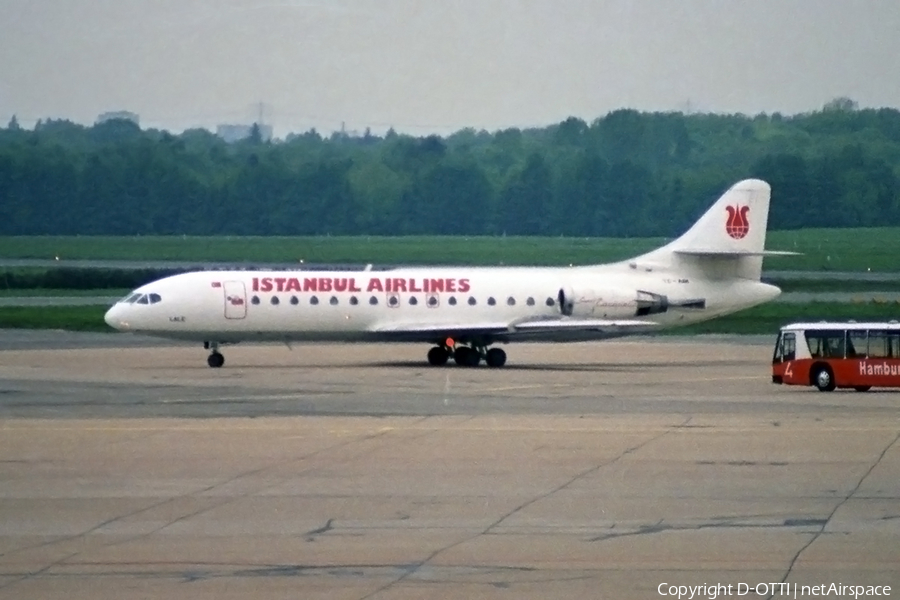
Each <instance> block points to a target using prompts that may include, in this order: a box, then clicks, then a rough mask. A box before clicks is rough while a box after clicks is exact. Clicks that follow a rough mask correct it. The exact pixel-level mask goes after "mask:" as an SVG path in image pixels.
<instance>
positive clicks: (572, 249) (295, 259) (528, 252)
mask: <svg viewBox="0 0 900 600" xmlns="http://www.w3.org/2000/svg"><path fill="white" fill-rule="evenodd" d="M664 242H665V240H663V239H661V238H625V239H615V238H564V237H545V238H541V237H485V236H481V237H446V236H444V237H441V236H408V237H377V236H372V237H364V236H360V237H229V236H220V237H193V236H184V237H180V236H133V237H102V236H96V237H94V236H69V237H65V236H59V237H56V236H51V237H46V236H33V237H28V236H24V237H0V257H2V258H42V259H53V258H55V257H59V258H62V259H96V260H104V259H106V260H113V259H115V260H179V261H228V262H238V261H241V262H250V263H260V262H289V263H298V264H299V263H300V261H301V260H303V261H304V262H306V263H356V264H365V263H370V262H371V263H375V264H460V265H500V264H504V265H568V264H594V263H603V262H611V261H616V260H622V259H625V258H630V257H632V256H636V255H638V254H641V253H642V252H646V251H648V250H651V249H653V248H656V247H657V246H660V245H661V244H663V243H664ZM767 245H768V247H769V248H771V249H776V250H791V251H795V252H801V253H803V256H796V257H771V258H768V259H766V269H777V270H783V269H800V270H814V271H829V270H831V271H866V270H867V269H871V270H872V271H875V272H897V271H900V261H898V260H897V259H896V257H897V256H900V228H891V227H880V228H869V229H859V228H857V229H805V230H798V231H773V232H770V234H769V240H768V244H767Z"/></svg>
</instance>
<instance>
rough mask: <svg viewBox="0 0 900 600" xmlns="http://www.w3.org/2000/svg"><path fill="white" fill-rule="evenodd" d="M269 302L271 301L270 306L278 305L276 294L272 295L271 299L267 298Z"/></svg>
mask: <svg viewBox="0 0 900 600" xmlns="http://www.w3.org/2000/svg"><path fill="white" fill-rule="evenodd" d="M269 302H271V303H272V306H278V302H279V300H278V296H272V299H271V300H269Z"/></svg>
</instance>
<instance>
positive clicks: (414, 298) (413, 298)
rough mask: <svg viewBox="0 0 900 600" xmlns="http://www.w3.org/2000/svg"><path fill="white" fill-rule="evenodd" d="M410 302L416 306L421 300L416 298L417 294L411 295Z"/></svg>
mask: <svg viewBox="0 0 900 600" xmlns="http://www.w3.org/2000/svg"><path fill="white" fill-rule="evenodd" d="M409 303H410V304H412V305H413V306H415V305H416V304H418V303H419V301H418V300H416V297H415V296H410V297H409Z"/></svg>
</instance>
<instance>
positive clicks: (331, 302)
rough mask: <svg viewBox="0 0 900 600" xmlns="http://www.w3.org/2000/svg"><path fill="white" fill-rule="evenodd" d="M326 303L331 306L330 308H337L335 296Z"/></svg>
mask: <svg viewBox="0 0 900 600" xmlns="http://www.w3.org/2000/svg"><path fill="white" fill-rule="evenodd" d="M328 302H329V304H331V305H332V306H337V303H338V299H337V296H332V297H331V300H329V301H328Z"/></svg>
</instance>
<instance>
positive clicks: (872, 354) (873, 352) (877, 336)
mask: <svg viewBox="0 0 900 600" xmlns="http://www.w3.org/2000/svg"><path fill="white" fill-rule="evenodd" d="M898 350H900V334H898V333H896V332H893V331H870V332H869V350H868V356H869V358H897V357H898V356H900V354H898V352H897V351H898Z"/></svg>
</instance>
